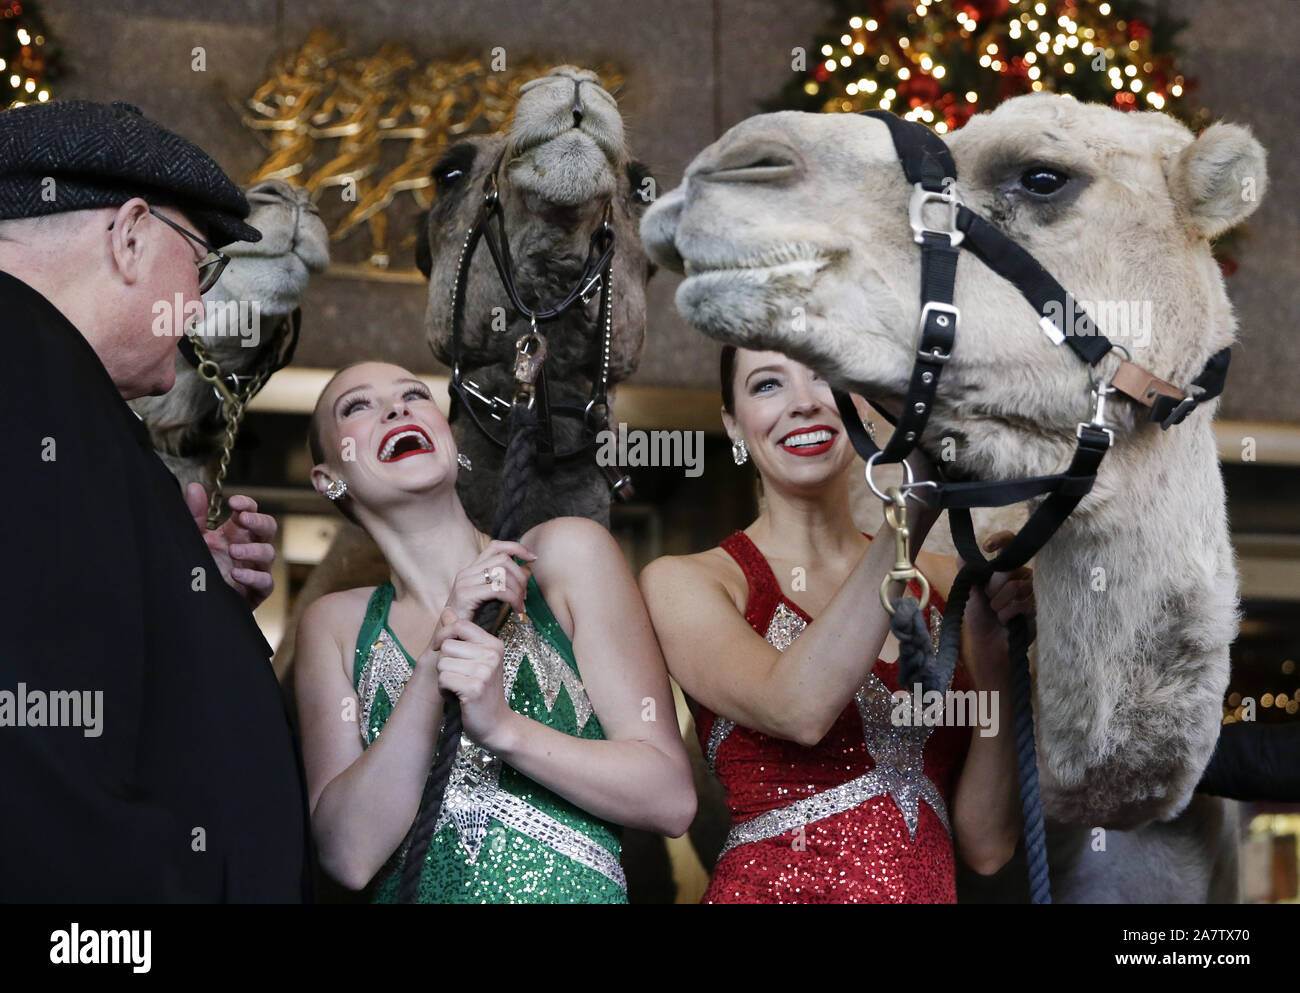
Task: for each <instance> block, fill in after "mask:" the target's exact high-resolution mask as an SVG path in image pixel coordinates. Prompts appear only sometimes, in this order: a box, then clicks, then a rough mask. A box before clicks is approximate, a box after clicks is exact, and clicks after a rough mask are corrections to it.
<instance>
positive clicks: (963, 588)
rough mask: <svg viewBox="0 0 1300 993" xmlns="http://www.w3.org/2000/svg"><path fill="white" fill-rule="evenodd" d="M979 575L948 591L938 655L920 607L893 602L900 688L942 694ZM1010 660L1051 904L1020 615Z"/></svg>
mask: <svg viewBox="0 0 1300 993" xmlns="http://www.w3.org/2000/svg"><path fill="white" fill-rule="evenodd" d="M974 581H975V572H974V570H972V569H971V567H970V566H963V567H962V569H961V571H960V572H959V573H957V578H956V579H955V580H954V581H953V584H952V589H950V590H949V591H948V605H947V609H946V610H945V612H944V617H943V627H942V628H941V629H940V632H939V650H938V652H932V651H931V641H930V634H929V631H927V629H926V625H925V620H924V618H923V616H922V612H921V609H920V604H919V603H918V602H917V601H916V600H914V599H912V598H911V597H899V598H898V599H896V600H894V601H892V603H893V607H894V613H893V615H892V616H891V617H890V622H889V626H890V629H891V630H892V631H893V633H894V637H895V638H897V639H898V684H899V685H900V686H901V687H903V688H904V689H906V690H909V691H910V690H911V688H912V686H913V685H914V684H916V683H917V682H919V683H920V684H921V686H922V689H923V690H924V692H927V693H928V692H930V691H931V690H937V691H938V692H940V693H942V692H944V691H945V690H946V689H947V688H948V685H949V683H950V681H951V680H952V674H953V671H954V670H955V668H956V666H957V653H958V649H959V648H960V646H961V624H962V618H963V616H964V615H965V613H966V604H967V602H968V600H969V599H970V590H971V585H972V583H973V582H974ZM1007 645H1008V649H1009V652H1010V656H1011V701H1012V712H1013V720H1014V724H1015V734H1016V764H1017V766H1018V767H1019V772H1020V811H1021V815H1022V816H1023V818H1024V825H1025V857H1026V860H1027V862H1028V865H1029V893H1030V900H1031V902H1033V903H1039V904H1046V903H1051V902H1052V894H1051V886H1050V879H1049V876H1048V869H1047V831H1046V828H1045V827H1044V824H1043V803H1042V797H1041V796H1040V795H1039V789H1038V756H1037V750H1036V748H1035V745H1034V696H1033V684H1032V682H1031V680H1030V676H1029V625H1028V623H1027V622H1026V620H1025V618H1024V617H1021V616H1017V617H1013V618H1012V619H1011V623H1010V624H1008V625H1007Z"/></svg>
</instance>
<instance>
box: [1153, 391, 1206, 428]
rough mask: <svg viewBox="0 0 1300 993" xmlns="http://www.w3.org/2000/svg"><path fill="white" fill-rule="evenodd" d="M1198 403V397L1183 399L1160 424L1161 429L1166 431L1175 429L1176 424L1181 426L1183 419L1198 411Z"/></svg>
mask: <svg viewBox="0 0 1300 993" xmlns="http://www.w3.org/2000/svg"><path fill="white" fill-rule="evenodd" d="M1198 402H1199V400H1198V398H1197V397H1194V396H1185V397H1183V398H1182V399H1181V400H1179V401H1178V405H1177V406H1176V407H1174V409H1173V410H1171V411H1170V412H1169V414H1168V415H1167V416H1166V417H1165V419H1164V420H1163V421H1161V422H1160V427H1161V428H1163V429H1165V430H1168V429H1169V428H1171V427H1173V426H1174V425H1175V424H1181V423H1182V421H1183V418H1185V417H1186V416H1187V415H1188V414H1190V413H1191V412H1192V411H1193V410H1194V409H1196V404H1197V403H1198Z"/></svg>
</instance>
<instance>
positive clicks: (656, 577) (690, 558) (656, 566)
mask: <svg viewBox="0 0 1300 993" xmlns="http://www.w3.org/2000/svg"><path fill="white" fill-rule="evenodd" d="M640 585H641V592H642V594H643V595H644V596H645V598H646V601H647V603H649V602H650V601H651V600H652V599H657V598H658V597H659V596H660V595H662V594H664V593H666V592H668V591H672V592H674V593H676V594H681V593H682V592H684V591H690V590H702V589H718V588H721V589H722V590H723V591H725V592H726V594H727V595H728V596H729V597H730V598H731V600H732V602H733V603H737V604H738V605H739V606H738V607H737V609H738V610H741V611H743V610H744V607H743V604H744V601H745V598H746V596H747V595H748V584H747V583H746V581H745V574H744V573H743V572H741V570H740V567H739V566H738V565H736V560H735V559H733V558H732V557H731V556H730V555H728V554H727V553H726V552H725V551H723V550H722V549H721V548H710V549H708V550H707V551H703V552H696V553H694V554H692V555H664V556H661V557H659V558H657V559H655V560H654V561H653V562H651V563H650V564H649V565H647V566H646V567H645V568H644V569H642V570H641V576H640Z"/></svg>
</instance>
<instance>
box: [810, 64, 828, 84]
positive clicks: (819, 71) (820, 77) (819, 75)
mask: <svg viewBox="0 0 1300 993" xmlns="http://www.w3.org/2000/svg"><path fill="white" fill-rule="evenodd" d="M830 75H831V74H830V70H829V69H827V68H826V66H825V64H819V65H818V66H817V68H816V69H814V70H813V79H815V80H817V82H819V83H824V82H826V80H827V79H829V78H830Z"/></svg>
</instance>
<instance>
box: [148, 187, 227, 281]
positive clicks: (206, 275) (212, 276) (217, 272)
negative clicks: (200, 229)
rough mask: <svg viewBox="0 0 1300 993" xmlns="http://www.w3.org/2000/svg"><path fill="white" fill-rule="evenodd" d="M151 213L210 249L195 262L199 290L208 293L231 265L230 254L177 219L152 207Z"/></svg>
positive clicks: (191, 239) (196, 242) (197, 243)
mask: <svg viewBox="0 0 1300 993" xmlns="http://www.w3.org/2000/svg"><path fill="white" fill-rule="evenodd" d="M149 213H151V214H153V216H154V217H156V218H158V220H160V221H162V222H163V223H164V224H166V225H167V226H168V227H170V228H175V229H176V230H177V231H179V232H180V233H181V234H183V235H185V237H186V238H188V239H189V240H190V241H192V242H194V243H195V244H196V245H199V246H200V247H202V248H206V249H207V250H208V254H207V255H206V256H205V257H204V258H201V259H199V261H197V262H195V263H194V264H195V265H196V266H198V267H199V292H200V293H207V292H208V290H210V289H212V287H214V286H216V285H217V280H218V279H220V278H221V274H222V272H224V271H225V268H226V266H228V265H230V256H229V255H227V254H226V253H225V252H220V251H217V249H215V248H213V247H212V246H211V245H209V244H208V243H207V242H206V241H204V240H203V239H202V238H200V237H199V236H198V235H196V234H194V233H193V232H192V231H186V230H185V229H184V228H183V227H181V226H180V225H179V224H177V223H176V222H175V221H173V220H170V219H168V218H166V217H163V215H162V214H160V213H158V211H156V210H154V209H153V208H152V207H150V208H149Z"/></svg>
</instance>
